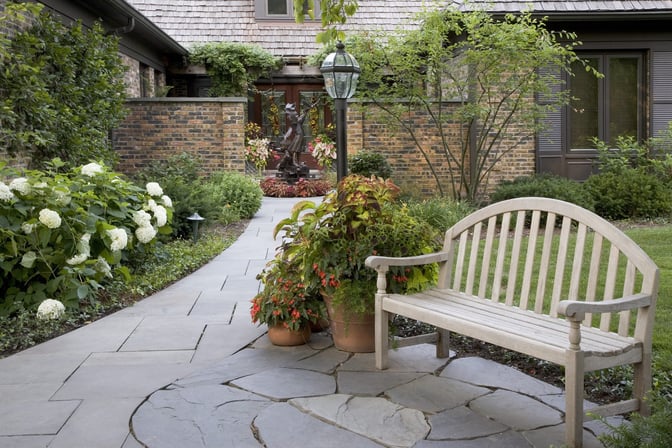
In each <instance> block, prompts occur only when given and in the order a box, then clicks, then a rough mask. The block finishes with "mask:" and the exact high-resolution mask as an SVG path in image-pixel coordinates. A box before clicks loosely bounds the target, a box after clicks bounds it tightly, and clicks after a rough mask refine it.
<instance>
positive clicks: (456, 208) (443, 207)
mask: <svg viewBox="0 0 672 448" xmlns="http://www.w3.org/2000/svg"><path fill="white" fill-rule="evenodd" d="M472 211H474V209H473V207H471V206H470V205H469V204H467V203H465V202H456V201H453V200H452V199H446V198H440V197H436V198H431V199H426V200H423V201H411V202H409V204H408V214H409V215H411V216H412V217H414V218H416V219H421V220H422V221H425V222H426V223H428V224H429V225H431V226H432V227H434V228H435V229H436V230H438V231H439V232H445V231H446V230H448V229H449V228H450V227H452V226H453V225H454V224H455V223H456V222H457V221H459V220H460V219H462V218H464V217H465V216H467V215H468V214H469V213H471V212H472Z"/></svg>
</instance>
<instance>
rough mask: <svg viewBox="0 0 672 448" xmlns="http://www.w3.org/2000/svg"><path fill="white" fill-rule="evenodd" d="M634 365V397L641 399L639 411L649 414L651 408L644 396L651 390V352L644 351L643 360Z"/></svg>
mask: <svg viewBox="0 0 672 448" xmlns="http://www.w3.org/2000/svg"><path fill="white" fill-rule="evenodd" d="M633 367H634V374H633V383H632V395H633V398H636V399H637V400H639V413H640V414H642V415H644V416H647V415H650V414H651V409H649V405H648V403H647V402H646V400H645V399H644V398H645V397H646V394H647V393H648V392H649V391H650V390H651V354H650V353H644V355H643V356H642V362H640V363H637V364H635V365H633Z"/></svg>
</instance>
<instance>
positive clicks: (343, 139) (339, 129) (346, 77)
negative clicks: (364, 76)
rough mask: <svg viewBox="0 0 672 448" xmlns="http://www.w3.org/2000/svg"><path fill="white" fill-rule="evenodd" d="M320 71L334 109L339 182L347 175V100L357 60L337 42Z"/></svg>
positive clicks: (355, 76)
mask: <svg viewBox="0 0 672 448" xmlns="http://www.w3.org/2000/svg"><path fill="white" fill-rule="evenodd" d="M320 71H321V72H322V76H323V77H324V87H325V89H327V93H328V94H329V96H330V97H332V98H333V99H334V106H335V109H336V177H337V178H338V181H339V182H340V181H341V179H343V178H344V177H345V176H347V175H348V134H347V119H346V112H347V110H348V103H347V100H348V98H350V97H352V95H354V94H355V90H356V89H357V81H358V79H359V73H360V69H359V64H358V63H357V60H356V59H355V58H353V57H352V56H351V55H350V54H348V53H346V52H345V45H343V42H338V43H337V44H336V52H334V53H330V54H329V55H328V56H327V57H326V58H324V61H323V62H322V66H321V67H320Z"/></svg>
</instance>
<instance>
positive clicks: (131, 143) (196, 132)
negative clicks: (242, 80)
mask: <svg viewBox="0 0 672 448" xmlns="http://www.w3.org/2000/svg"><path fill="white" fill-rule="evenodd" d="M127 107H128V109H129V114H128V115H127V117H126V119H125V120H124V121H123V123H121V125H120V126H119V127H118V128H117V129H116V130H115V131H114V132H113V137H112V142H113V147H114V149H115V151H116V152H117V153H118V155H119V156H120V159H121V160H120V163H119V166H118V169H119V170H120V171H121V172H124V173H127V174H131V173H134V172H136V171H137V170H139V169H141V168H143V167H145V166H147V165H148V164H149V163H150V162H151V161H153V160H160V159H167V158H169V157H170V156H171V155H175V154H181V153H182V152H186V153H189V154H192V155H194V156H198V157H200V158H201V159H202V161H203V167H204V174H206V173H212V172H215V171H237V172H241V173H242V172H245V156H244V142H245V116H246V113H245V112H246V111H245V109H246V107H247V103H246V101H244V100H235V99H234V100H227V99H221V98H217V99H216V98H211V99H202V100H194V99H193V98H190V99H189V100H188V101H181V100H178V99H175V98H151V99H137V100H129V101H128V102H127Z"/></svg>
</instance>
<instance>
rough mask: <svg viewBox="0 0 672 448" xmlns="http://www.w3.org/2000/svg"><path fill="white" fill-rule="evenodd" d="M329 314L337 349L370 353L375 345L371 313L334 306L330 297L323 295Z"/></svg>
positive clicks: (373, 350)
mask: <svg viewBox="0 0 672 448" xmlns="http://www.w3.org/2000/svg"><path fill="white" fill-rule="evenodd" d="M324 303H325V304H326V305H327V313H328V314H329V324H330V325H329V328H330V329H331V336H332V338H333V340H334V345H335V346H336V348H337V349H339V350H343V351H346V352H353V353H372V352H375V351H376V346H375V331H374V330H375V326H374V325H375V324H374V319H373V318H374V314H373V313H364V314H359V313H353V312H350V311H348V310H347V309H345V308H344V307H343V306H342V305H336V306H334V304H333V302H332V300H331V297H328V296H324Z"/></svg>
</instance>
